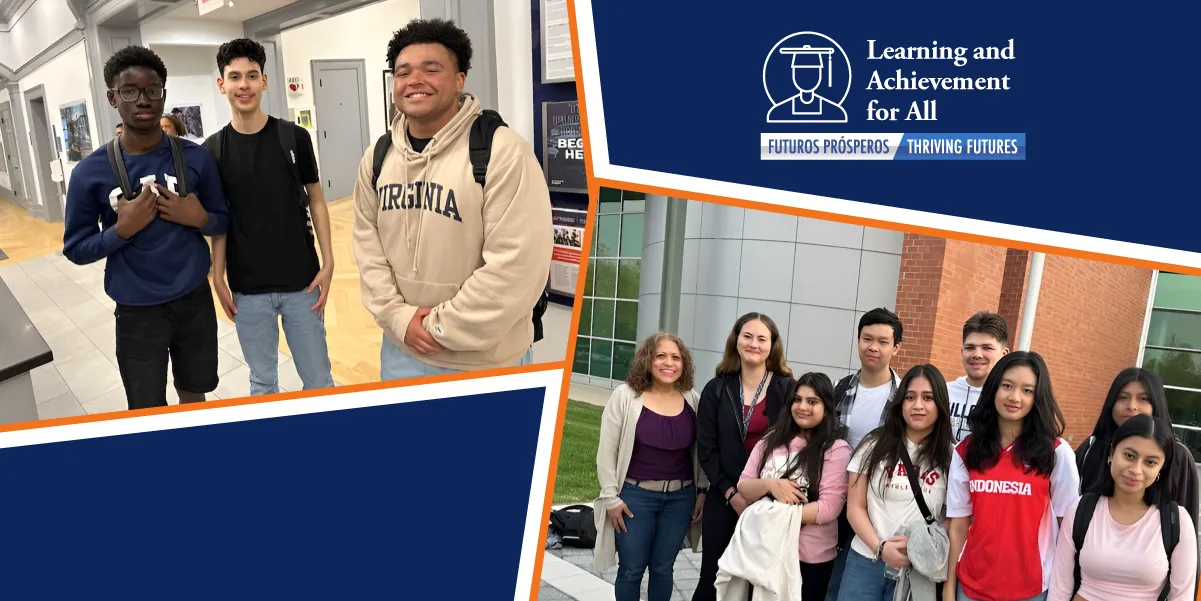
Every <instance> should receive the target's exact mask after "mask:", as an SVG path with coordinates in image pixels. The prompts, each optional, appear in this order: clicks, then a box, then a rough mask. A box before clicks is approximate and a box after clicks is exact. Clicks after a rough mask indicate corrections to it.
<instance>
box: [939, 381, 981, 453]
mask: <svg viewBox="0 0 1201 601" xmlns="http://www.w3.org/2000/svg"><path fill="white" fill-rule="evenodd" d="M947 397H948V399H949V400H950V402H951V436H954V437H955V440H956V441H960V440H963V439H965V438H967V435H968V434H971V433H972V428H971V426H969V425H968V423H967V416H968V415H970V414H971V413H972V409H975V408H976V402H977V401H979V400H980V389H979V388H977V387H975V386H972V385H971V384H968V383H967V376H960V377H959V379H958V380H955V381H954V382H951V383H949V384H947Z"/></svg>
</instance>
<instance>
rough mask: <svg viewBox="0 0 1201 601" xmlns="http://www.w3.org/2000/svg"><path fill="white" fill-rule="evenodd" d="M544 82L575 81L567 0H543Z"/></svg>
mask: <svg viewBox="0 0 1201 601" xmlns="http://www.w3.org/2000/svg"><path fill="white" fill-rule="evenodd" d="M540 14H541V17H542V23H541V27H540V28H539V29H540V30H541V32H542V83H562V82H566V81H575V62H574V61H573V60H572V51H573V49H572V46H571V25H570V23H569V21H568V15H567V0H542V11H541V13H540Z"/></svg>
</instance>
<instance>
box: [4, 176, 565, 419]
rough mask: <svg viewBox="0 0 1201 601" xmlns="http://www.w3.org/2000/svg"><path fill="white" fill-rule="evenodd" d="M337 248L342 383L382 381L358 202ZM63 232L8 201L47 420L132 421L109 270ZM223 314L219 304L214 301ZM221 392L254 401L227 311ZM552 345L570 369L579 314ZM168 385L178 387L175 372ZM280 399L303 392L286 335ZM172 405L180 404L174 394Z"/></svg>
mask: <svg viewBox="0 0 1201 601" xmlns="http://www.w3.org/2000/svg"><path fill="white" fill-rule="evenodd" d="M329 210H330V219H331V222H332V237H333V242H334V247H335V275H334V280H333V285H332V291H331V293H330V297H329V301H328V303H327V305H326V313H325V320H326V331H327V336H326V339H327V344H328V345H329V354H330V363H331V365H332V371H333V377H334V381H335V383H337V384H338V385H347V384H359V383H365V382H377V381H379V349H380V341H381V339H380V336H381V334H380V329H379V327H378V326H377V325H376V324H375V321H374V319H372V318H371V315H370V313H368V312H367V310H366V308H364V307H363V304H362V299H361V297H360V296H359V278H358V269H357V267H356V264H355V262H354V253H353V251H352V249H351V229H352V227H353V222H354V212H353V205H352V204H351V202H350V199H349V198H344V199H340V200H337V201H334V202H331V203H330V204H329ZM62 228H63V226H62V223H48V222H45V221H42V220H38V219H34V218H32V217H30V216H29V214H28V213H27V212H26V211H25V210H24V209H22V208H20V207H18V206H16V205H15V204H13V203H11V202H10V201H8V200H5V199H3V198H0V252H4V253H6V254H7V255H9V258H8V259H5V260H0V279H3V280H4V283H5V284H6V285H7V286H8V288H9V289H10V290H11V291H12V294H13V296H14V297H15V298H16V299H17V302H18V303H19V304H20V305H21V307H22V308H23V309H24V310H25V312H26V314H28V316H29V318H30V321H32V322H33V324H34V326H35V327H36V328H37V330H38V332H39V333H40V334H41V335H42V337H43V338H44V339H45V341H46V343H47V345H49V346H50V349H51V351H53V353H54V360H53V362H51V363H49V364H47V365H43V366H41V367H39V368H36V369H34V370H32V371H31V372H30V375H31V378H32V380H33V387H34V398H35V400H36V402H37V411H38V417H39V419H50V418H56V417H70V416H76V415H84V414H94V413H104V412H109V411H122V410H125V409H126V408H127V404H126V400H125V390H124V387H123V386H122V384H121V377H120V373H119V372H118V370H117V358H116V339H115V320H114V317H113V309H114V308H115V306H116V305H115V303H113V301H112V300H111V299H110V298H109V297H108V295H107V294H105V292H104V262H103V261H99V262H96V263H93V264H91V265H86V266H79V265H75V264H74V263H71V262H70V261H68V260H67V259H66V258H65V257H63V256H62V254H61V253H62ZM214 304H216V300H215V299H214ZM217 315H218V319H217V335H218V376H219V377H220V379H221V381H220V384H219V386H218V387H217V390H215V391H214V392H213V393H210V394H209V395H208V397H207V398H208V399H209V400H215V399H228V398H239V397H245V396H248V395H249V393H250V368H249V367H247V366H246V364H245V359H244V357H243V355H242V348H241V344H240V343H239V341H238V333H237V331H236V330H235V328H234V325H233V324H232V323H231V322H230V321H229V320H228V319H227V318H226V317H225V314H224V312H223V311H222V310H221V308H220V305H217ZM543 319H544V324H545V326H546V338H545V339H544V340H543V341H541V342H539V343H538V344H536V345H534V360H535V361H536V362H547V361H561V360H562V358H563V357H564V356H565V354H566V348H567V333H568V330H569V329H570V323H571V311H570V309H569V308H566V307H562V306H559V305H554V304H552V305H551V307H550V309H549V310H548V311H547V314H546V316H545V317H544V318H543ZM167 379H168V382H171V381H172V376H171V373H170V371H168V374H167ZM279 384H280V391H281V392H284V391H295V390H300V389H301V388H302V384H301V382H300V376H299V375H297V373H296V368H295V366H294V365H293V364H292V359H291V354H290V351H289V350H288V347H287V342H286V340H285V337H284V335H283V333H282V331H281V333H280V348H279ZM167 398H168V402H170V403H172V404H174V403H176V402H177V398H176V393H175V390H174V387H172V386H170V385H168V386H167Z"/></svg>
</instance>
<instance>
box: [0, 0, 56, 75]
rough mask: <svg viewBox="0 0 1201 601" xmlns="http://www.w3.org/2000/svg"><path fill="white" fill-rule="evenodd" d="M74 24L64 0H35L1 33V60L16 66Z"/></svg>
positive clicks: (35, 54)
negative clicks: (6, 30)
mask: <svg viewBox="0 0 1201 601" xmlns="http://www.w3.org/2000/svg"><path fill="white" fill-rule="evenodd" d="M74 27H75V16H74V15H72V14H71V7H70V5H68V4H67V0H37V1H36V2H34V3H33V6H31V7H29V10H27V11H26V12H25V14H24V15H23V16H22V17H21V18H20V19H19V20H17V22H16V23H14V24H13V26H12V29H11V30H10V31H8V32H0V57H2V58H0V62H2V63H4V64H5V66H7V67H9V68H11V69H13V70H16V69H19V68H20V67H21V66H23V65H24V64H25V63H27V62H29V61H31V60H33V58H34V57H36V56H37V55H38V54H39V53H41V52H42V51H43V50H45V49H46V48H47V47H48V46H49V45H51V44H53V43H54V42H57V41H58V40H59V39H60V38H62V37H63V36H65V35H67V34H68V33H70V32H71V30H72V29H73V28H74Z"/></svg>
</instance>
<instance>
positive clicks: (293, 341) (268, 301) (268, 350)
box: [234, 290, 334, 396]
mask: <svg viewBox="0 0 1201 601" xmlns="http://www.w3.org/2000/svg"><path fill="white" fill-rule="evenodd" d="M320 297H321V294H320V292H319V291H317V290H314V291H313V292H312V293H311V294H310V293H307V292H305V291H304V290H301V291H299V292H278V293H277V292H270V293H265V294H236V293H235V294H234V304H236V305H237V307H238V313H237V314H236V315H234V323H235V325H236V326H237V328H238V342H240V343H241V344H242V354H243V355H245V357H246V365H247V366H248V367H250V394H251V395H253V396H257V395H261V394H274V393H276V392H279V322H280V318H283V324H284V335H285V336H287V338H288V348H289V349H290V350H291V351H292V363H294V364H295V365H296V373H297V374H299V375H300V381H301V382H302V383H303V384H304V389H305V390H312V389H315V388H330V387H332V386H333V385H334V378H333V376H332V375H331V374H330V366H329V350H328V348H327V347H326V345H325V320H324V318H322V317H318V316H317V314H316V313H314V312H313V310H312V309H311V308H310V307H312V306H313V305H314V304H316V302H317V299H319V298H320Z"/></svg>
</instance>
